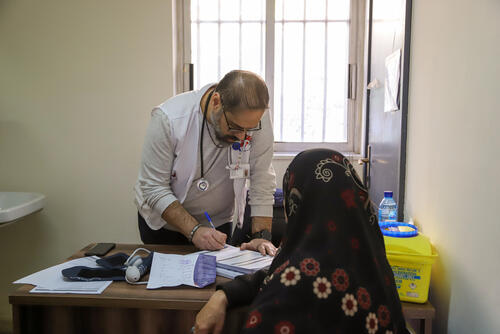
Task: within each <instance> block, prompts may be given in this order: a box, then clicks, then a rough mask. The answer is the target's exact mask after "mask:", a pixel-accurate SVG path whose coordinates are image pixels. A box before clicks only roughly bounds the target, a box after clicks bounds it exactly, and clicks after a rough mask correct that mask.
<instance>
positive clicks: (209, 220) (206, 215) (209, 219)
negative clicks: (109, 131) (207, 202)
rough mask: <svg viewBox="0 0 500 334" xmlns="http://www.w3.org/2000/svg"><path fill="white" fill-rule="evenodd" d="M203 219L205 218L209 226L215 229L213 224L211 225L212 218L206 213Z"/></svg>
mask: <svg viewBox="0 0 500 334" xmlns="http://www.w3.org/2000/svg"><path fill="white" fill-rule="evenodd" d="M205 217H207V220H208V222H209V223H210V226H212V228H213V229H215V226H214V223H212V218H210V216H209V215H208V213H207V212H206V211H205Z"/></svg>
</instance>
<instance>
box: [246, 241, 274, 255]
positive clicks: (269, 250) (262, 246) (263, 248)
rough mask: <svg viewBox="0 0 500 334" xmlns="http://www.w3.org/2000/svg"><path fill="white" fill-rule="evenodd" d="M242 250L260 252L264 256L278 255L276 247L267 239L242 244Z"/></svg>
mask: <svg viewBox="0 0 500 334" xmlns="http://www.w3.org/2000/svg"><path fill="white" fill-rule="evenodd" d="M240 249H241V250H244V249H249V250H253V251H256V252H260V253H261V254H262V255H266V254H268V255H271V256H274V255H275V254H276V247H274V245H273V243H272V242H271V241H268V240H266V239H252V240H251V241H250V242H244V243H242V244H241V246H240Z"/></svg>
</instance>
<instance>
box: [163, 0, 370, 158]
mask: <svg viewBox="0 0 500 334" xmlns="http://www.w3.org/2000/svg"><path fill="white" fill-rule="evenodd" d="M350 1H351V6H350V24H349V54H348V68H346V74H347V77H348V82H347V85H348V87H347V91H348V93H349V94H350V96H349V97H346V99H347V119H346V121H347V141H346V142H337V143H330V142H311V143H305V142H279V141H275V142H274V151H275V152H276V153H278V154H294V153H297V152H300V151H303V150H306V149H310V148H329V149H334V150H337V151H340V152H344V153H360V152H361V144H362V139H363V138H362V136H363V133H364V131H363V129H364V117H363V99H364V95H365V94H364V90H363V87H362V85H361V84H359V83H363V82H364V76H363V72H364V71H363V69H364V44H365V43H364V39H365V9H366V0H350ZM173 6H174V10H173V11H172V12H173V13H174V14H173V19H174V20H173V22H174V23H173V32H174V72H175V74H174V92H175V93H176V94H180V93H182V92H185V91H188V90H189V89H190V87H189V83H190V78H189V76H190V70H189V65H190V63H191V20H190V16H191V10H190V7H191V1H190V0H175V1H174V2H173ZM274 17H275V0H266V32H265V38H266V40H265V81H266V83H267V86H268V89H269V97H270V102H269V104H270V112H271V120H273V119H274V117H273V116H274V113H273V110H274V109H273V107H274V42H275V21H274Z"/></svg>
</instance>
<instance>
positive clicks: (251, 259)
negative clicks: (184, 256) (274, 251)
mask: <svg viewBox="0 0 500 334" xmlns="http://www.w3.org/2000/svg"><path fill="white" fill-rule="evenodd" d="M200 253H204V254H208V255H213V256H215V257H216V259H217V275H220V276H224V277H228V278H235V277H236V276H239V275H244V274H251V273H254V272H256V271H258V270H260V269H265V268H268V267H269V266H270V265H271V262H273V259H274V258H273V257H272V256H269V255H262V254H260V253H259V252H255V251H251V250H240V248H239V247H234V246H230V245H226V246H225V247H224V248H223V249H221V250H218V251H202V252H200Z"/></svg>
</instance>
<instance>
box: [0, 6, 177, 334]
mask: <svg viewBox="0 0 500 334" xmlns="http://www.w3.org/2000/svg"><path fill="white" fill-rule="evenodd" d="M171 12H172V9H171V1H162V0H154V1H146V2H141V1H132V0H111V1H96V0H90V1H88V0H87V1H68V0H46V1H34V0H3V1H0V154H1V155H0V190H1V191H37V192H41V193H44V194H45V195H46V196H47V206H46V208H45V209H44V210H43V211H42V212H41V213H38V214H36V215H34V216H32V217H30V218H27V219H24V220H22V221H19V222H16V223H14V224H12V225H9V226H5V227H0V250H1V253H2V255H3V260H2V262H3V264H2V267H3V269H2V270H1V271H2V275H0V332H2V331H5V330H7V328H9V327H10V318H11V310H10V306H9V304H8V301H7V294H8V290H9V289H10V286H9V283H10V282H12V281H13V280H15V279H17V278H20V277H22V276H23V275H26V274H28V273H31V272H33V271H35V270H37V269H41V268H43V267H46V266H48V265H51V264H54V263H55V262H57V261H61V260H63V259H64V258H65V257H67V256H68V255H69V254H72V253H73V252H75V251H77V250H78V249H80V248H81V247H83V246H85V245H86V244H88V243H91V242H95V241H115V242H129V243H130V242H134V243H135V242H138V241H139V236H138V232H137V218H136V209H135V207H134V204H133V202H132V199H133V196H132V187H133V184H134V182H135V179H136V175H137V171H138V165H139V157H140V151H141V147H142V142H143V138H144V133H145V129H146V125H147V122H148V121H149V112H150V110H151V108H152V107H153V106H155V105H156V104H159V103H161V102H162V101H163V100H164V99H166V98H168V97H170V96H171V95H172V91H173V87H172V86H173V85H172V77H173V75H172V37H171V36H172V19H171V17H172V13H171ZM5 268H8V269H5Z"/></svg>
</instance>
